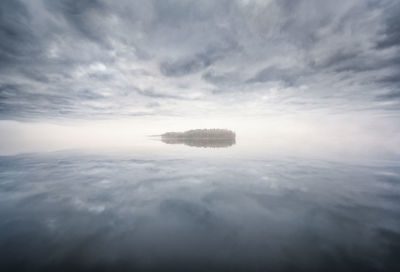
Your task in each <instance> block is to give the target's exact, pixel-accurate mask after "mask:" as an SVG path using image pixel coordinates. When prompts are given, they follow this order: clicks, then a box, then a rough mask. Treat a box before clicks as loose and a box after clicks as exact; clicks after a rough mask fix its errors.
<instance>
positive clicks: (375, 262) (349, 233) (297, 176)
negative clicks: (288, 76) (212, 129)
mask: <svg viewBox="0 0 400 272" xmlns="http://www.w3.org/2000/svg"><path fill="white" fill-rule="evenodd" d="M147 141H148V142H147V143H148V144H149V146H152V145H154V146H155V147H156V148H154V149H151V148H149V147H146V148H142V149H141V150H136V151H135V150H132V149H130V150H126V151H124V152H122V151H118V152H94V151H78V150H75V151H59V152H38V153H30V154H14V155H9V156H2V157H0V252H1V255H0V271H193V270H194V271H400V270H399V268H400V261H399V254H400V186H399V184H400V167H399V166H400V164H399V163H398V161H396V160H375V161H372V160H371V161H368V162H366V161H363V162H362V163H357V162H348V161H340V160H326V159H313V158H309V157H308V158H307V157H301V156H289V155H288V154H281V155H277V154H274V155H271V154H267V153H266V154H264V155H263V156H261V155H259V156H240V152H239V153H238V152H236V151H237V150H240V146H239V147H238V146H237V145H233V146H232V147H228V148H196V147H190V146H182V145H166V144H163V143H161V142H156V141H154V139H151V140H150V139H148V140H147ZM161 145H163V146H164V148H166V149H165V150H166V151H168V152H164V153H163V152H160V153H158V152H157V150H158V147H160V146H161ZM146 150H147V151H146ZM235 150H236V151H235Z"/></svg>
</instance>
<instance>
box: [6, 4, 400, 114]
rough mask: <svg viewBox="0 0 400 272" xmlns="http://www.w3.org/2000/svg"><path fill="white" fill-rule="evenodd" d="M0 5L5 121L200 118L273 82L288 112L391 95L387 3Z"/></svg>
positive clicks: (395, 8)
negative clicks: (194, 113)
mask: <svg viewBox="0 0 400 272" xmlns="http://www.w3.org/2000/svg"><path fill="white" fill-rule="evenodd" d="M0 5H1V9H0V69H1V74H0V83H1V84H2V86H3V87H2V88H3V89H4V88H6V89H7V91H5V90H3V91H2V94H1V101H0V104H1V111H2V118H3V119H4V118H10V119H13V118H14V117H15V118H17V116H18V118H19V117H21V116H24V117H26V118H33V119H35V118H52V117H54V116H56V117H58V116H63V115H65V116H66V117H76V116H79V117H83V118H84V117H85V116H87V117H88V115H89V114H90V116H105V115H107V116H117V115H124V114H127V113H131V112H134V109H135V107H137V108H138V110H137V112H142V109H143V108H146V107H147V105H149V103H159V106H157V107H153V108H152V110H154V112H152V113H151V114H165V113H166V112H168V111H169V112H168V114H174V115H182V114H187V113H190V111H191V109H192V106H191V105H189V103H188V100H191V99H188V97H199V96H202V101H199V102H198V107H199V109H201V108H203V106H204V110H205V111H208V109H209V108H208V107H209V106H206V105H210V104H211V103H212V104H213V105H215V107H216V108H218V107H220V106H223V105H225V104H226V103H225V102H224V101H230V104H231V105H235V103H239V104H240V103H242V102H243V101H244V100H251V99H257V97H260V96H261V95H264V94H265V93H267V94H268V93H269V91H268V90H269V88H270V86H271V84H275V83H278V84H279V86H280V88H281V89H287V88H291V91H290V92H283V91H277V92H276V94H275V95H276V98H275V100H274V101H279V103H285V105H302V107H304V109H307V107H308V106H310V107H311V108H315V107H320V105H324V107H330V106H332V107H335V106H338V104H340V107H342V105H343V104H344V105H345V107H347V108H348V109H352V108H354V107H355V106H357V107H365V108H370V107H371V103H373V102H374V101H376V99H377V96H379V95H377V93H382V91H381V92H380V90H381V89H382V88H383V89H384V90H398V89H399V81H398V80H397V75H398V71H399V69H400V58H399V57H398V55H399V51H400V48H399V46H398V45H399V44H400V42H399V35H398V32H399V31H398V29H399V22H400V20H399V19H398V18H399V16H398V14H399V10H400V8H399V5H398V3H397V1H394V0H385V1H362V0H352V1H344V0H343V1H338V2H332V3H331V2H328V3H326V2H324V3H322V2H321V1H316V0H313V1H290V0H285V1H268V2H266V1H252V0H250V1H241V0H235V1H208V0H207V1H161V0H160V1H158V0H153V1H146V2H143V1H127V0H118V1H112V2H109V1H102V0H85V1H74V0H60V1H50V0H44V1H41V0H32V1H29V2H28V1H18V0H16V1H9V0H5V1H1V3H0ZM138 71H140V73H138ZM189 78H190V79H189ZM4 86H9V87H4ZM11 86H17V87H15V88H13V87H11ZM182 86H184V88H182ZM300 86H303V87H304V86H305V87H306V88H307V92H303V91H299V90H298V89H299V88H300ZM127 90H133V91H127ZM361 90H362V91H361ZM183 92H184V93H183ZM249 92H251V93H253V94H252V95H251V96H247V94H248V93H249ZM11 94H12V96H11ZM192 94H193V96H191V95H192ZM257 94H259V95H257ZM339 97H340V98H341V100H338V98H339ZM379 99H380V98H379ZM385 99H386V100H393V101H399V100H400V99H399V98H398V97H397V96H396V95H393V96H387V97H386V98H385ZM172 100H174V101H172ZM161 101H163V103H160V102H161ZM28 102H29V103H28ZM164 102H165V103H164ZM203 102H204V103H205V104H202V103H203ZM169 103H170V104H169ZM171 105H173V107H171ZM373 105H376V107H377V108H378V109H379V104H373ZM164 107H165V108H164ZM262 108H263V106H260V108H259V109H258V110H260V111H262ZM166 109H168V110H166ZM171 111H173V112H171ZM88 118H89V117H88Z"/></svg>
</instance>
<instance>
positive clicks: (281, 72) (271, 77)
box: [247, 67, 301, 86]
mask: <svg viewBox="0 0 400 272" xmlns="http://www.w3.org/2000/svg"><path fill="white" fill-rule="evenodd" d="M300 75H301V73H300V72H299V71H297V70H295V69H287V68H277V67H267V68H265V69H262V70H261V71H259V72H258V73H257V74H256V75H255V76H254V77H252V78H250V79H249V80H248V81H247V82H249V83H254V82H269V81H280V82H282V83H283V84H286V85H288V86H291V85H294V84H295V83H296V81H297V79H298V78H299V77H300Z"/></svg>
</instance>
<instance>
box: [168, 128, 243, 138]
mask: <svg viewBox="0 0 400 272" xmlns="http://www.w3.org/2000/svg"><path fill="white" fill-rule="evenodd" d="M161 137H162V138H170V139H171V138H175V139H183V138H185V139H235V137H236V134H235V132H233V131H231V130H227V129H217V128H213V129H193V130H188V131H185V132H167V133H164V134H162V135H161Z"/></svg>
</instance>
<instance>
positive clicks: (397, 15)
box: [376, 2, 400, 49]
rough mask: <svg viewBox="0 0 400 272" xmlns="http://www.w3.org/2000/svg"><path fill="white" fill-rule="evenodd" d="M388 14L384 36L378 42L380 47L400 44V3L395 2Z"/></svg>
mask: <svg viewBox="0 0 400 272" xmlns="http://www.w3.org/2000/svg"><path fill="white" fill-rule="evenodd" d="M388 14H389V17H388V18H387V19H386V25H385V29H384V32H383V38H381V39H379V40H378V41H377V44H376V45H377V48H378V49H385V48H389V47H392V46H399V45H400V4H399V3H398V2H397V3H393V6H390V9H388Z"/></svg>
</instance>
